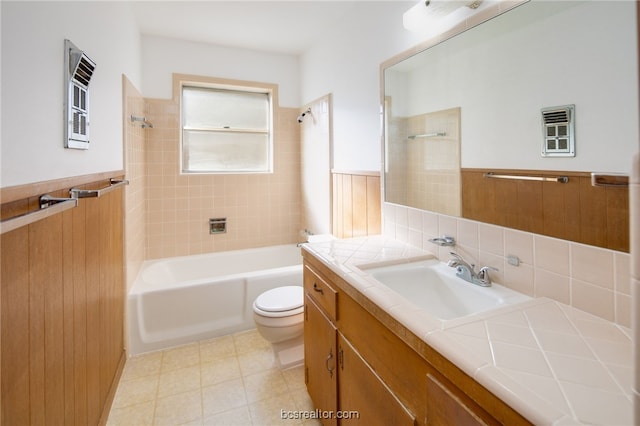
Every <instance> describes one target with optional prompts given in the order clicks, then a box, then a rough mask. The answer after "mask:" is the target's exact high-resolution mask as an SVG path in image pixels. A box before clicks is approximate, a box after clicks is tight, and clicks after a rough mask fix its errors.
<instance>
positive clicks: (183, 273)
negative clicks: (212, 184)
mask: <svg viewBox="0 0 640 426" xmlns="http://www.w3.org/2000/svg"><path fill="white" fill-rule="evenodd" d="M283 285H300V286H301V285H302V256H301V253H300V248H299V247H297V246H296V245H294V244H291V245H280V246H271V247H263V248H256V249H245V250H234V251H227V252H217V253H210V254H202V255H194V256H182V257H173V258H166V259H159V260H149V261H146V262H144V263H143V265H142V267H141V269H140V272H139V273H138V276H137V277H136V281H135V282H134V284H133V286H132V288H131V291H130V292H129V295H128V297H127V325H128V333H127V334H128V342H129V344H128V354H129V355H136V354H140V353H144V352H149V351H155V350H159V349H164V348H168V347H172V346H177V345H181V344H185V343H189V342H193V341H197V340H203V339H209V338H213V337H218V336H223V335H225V334H229V333H235V332H237V331H242V330H247V329H250V328H254V327H255V325H254V322H253V301H254V300H255V298H256V297H258V295H260V293H262V292H264V291H266V290H269V289H272V288H275V287H279V286H283Z"/></svg>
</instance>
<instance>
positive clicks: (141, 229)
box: [122, 75, 146, 294]
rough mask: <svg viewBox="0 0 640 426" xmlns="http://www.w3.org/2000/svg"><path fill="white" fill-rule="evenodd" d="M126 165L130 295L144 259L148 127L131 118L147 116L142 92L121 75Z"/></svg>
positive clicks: (126, 249)
mask: <svg viewBox="0 0 640 426" xmlns="http://www.w3.org/2000/svg"><path fill="white" fill-rule="evenodd" d="M122 91H123V94H122V98H123V108H122V109H123V113H124V116H123V120H122V123H123V139H124V167H125V173H126V179H127V180H128V181H129V185H128V186H127V187H126V189H125V221H124V223H125V269H126V275H125V278H126V286H127V287H126V290H127V294H128V293H129V290H130V289H131V287H132V286H133V282H134V281H135V279H136V276H137V275H138V271H139V270H140V267H141V266H142V262H144V260H145V245H146V235H145V210H146V208H145V203H146V171H145V129H144V128H142V127H141V126H139V125H137V123H134V122H132V121H131V120H130V117H131V116H132V115H133V116H144V111H145V102H144V98H143V97H142V94H141V93H140V92H139V91H138V89H137V88H136V87H135V86H134V85H133V84H132V83H131V81H130V80H129V79H128V78H127V77H126V76H124V75H123V76H122Z"/></svg>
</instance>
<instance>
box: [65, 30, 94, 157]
mask: <svg viewBox="0 0 640 426" xmlns="http://www.w3.org/2000/svg"><path fill="white" fill-rule="evenodd" d="M64 48H65V58H64V64H65V84H66V87H67V98H66V100H65V108H64V110H65V132H66V134H65V147H66V148H75V149H88V148H89V82H90V81H91V77H92V76H93V72H94V70H95V68H96V64H95V63H94V62H93V61H92V60H91V59H89V57H88V56H87V55H85V53H84V52H83V51H82V50H80V49H78V48H77V47H76V46H75V45H74V44H73V43H71V42H70V41H69V40H65V46H64Z"/></svg>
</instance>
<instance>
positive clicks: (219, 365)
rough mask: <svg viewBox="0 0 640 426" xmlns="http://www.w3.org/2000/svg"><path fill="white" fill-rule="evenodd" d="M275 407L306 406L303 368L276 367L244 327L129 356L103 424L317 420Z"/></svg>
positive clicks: (256, 336)
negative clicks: (288, 416) (291, 415)
mask: <svg viewBox="0 0 640 426" xmlns="http://www.w3.org/2000/svg"><path fill="white" fill-rule="evenodd" d="M282 410H284V411H285V412H288V411H298V412H300V411H311V410H313V404H312V402H311V400H310V398H309V395H308V394H307V391H306V387H305V384H304V369H303V367H302V366H300V367H294V368H291V369H288V370H279V369H277V368H276V367H275V364H274V357H273V352H272V350H271V346H270V345H269V343H268V342H266V341H265V340H264V339H263V338H262V337H261V336H260V335H259V334H258V333H257V331H256V330H249V331H245V332H241V333H236V334H233V335H229V336H223V337H220V338H216V339H212V340H206V341H201V342H196V343H192V344H188V345H185V346H179V347H176V348H172V349H167V350H164V351H159V352H153V353H150V354H144V355H140V356H136V357H132V358H129V359H128V360H127V362H126V364H125V367H124V372H123V374H122V378H121V379H120V384H119V386H118V390H117V392H116V395H115V398H114V401H113V405H112V408H111V412H110V414H109V419H108V422H107V425H108V426H120V425H124V426H144V425H167V426H169V425H170V426H177V425H201V426H209V425H211V426H213V425H234V426H235V425H238V426H240V425H278V424H284V425H318V424H320V423H319V422H317V421H315V420H295V419H283V418H282V417H283V416H282Z"/></svg>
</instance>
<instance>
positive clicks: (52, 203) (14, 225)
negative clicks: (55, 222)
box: [0, 195, 78, 234]
mask: <svg viewBox="0 0 640 426" xmlns="http://www.w3.org/2000/svg"><path fill="white" fill-rule="evenodd" d="M77 206H78V200H76V199H75V198H56V197H52V196H50V195H43V196H42V197H40V210H35V211H31V212H28V213H24V214H21V215H18V216H15V217H12V218H10V219H6V220H3V221H2V222H0V234H4V233H5V232H9V231H13V230H14V229H18V228H21V227H23V226H26V225H30V224H32V223H34V222H37V221H39V220H42V219H46V218H47V217H49V216H53V215H54V214H58V213H61V212H63V211H65V210H69V209H72V208H74V207H77Z"/></svg>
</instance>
